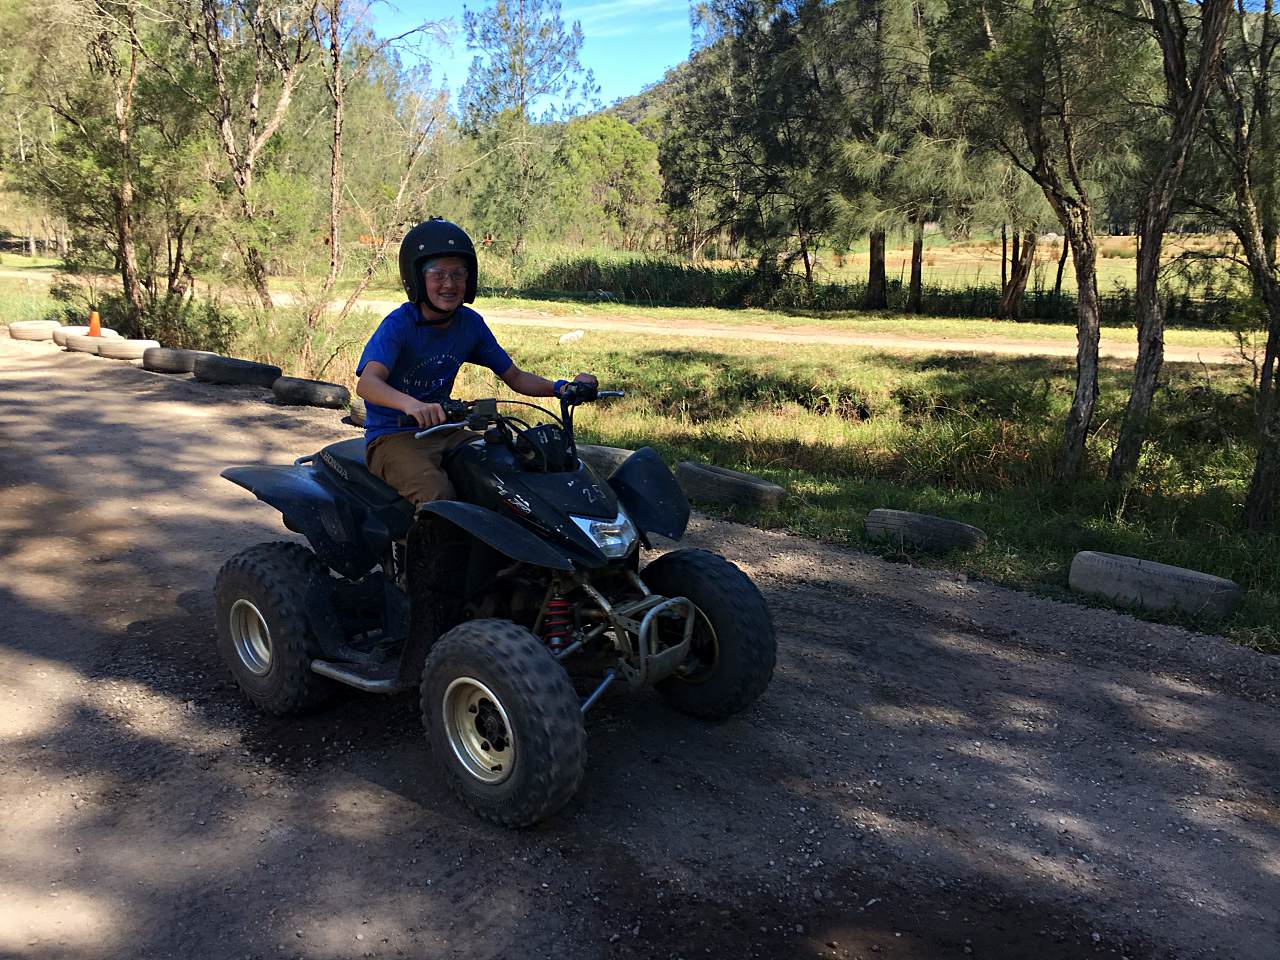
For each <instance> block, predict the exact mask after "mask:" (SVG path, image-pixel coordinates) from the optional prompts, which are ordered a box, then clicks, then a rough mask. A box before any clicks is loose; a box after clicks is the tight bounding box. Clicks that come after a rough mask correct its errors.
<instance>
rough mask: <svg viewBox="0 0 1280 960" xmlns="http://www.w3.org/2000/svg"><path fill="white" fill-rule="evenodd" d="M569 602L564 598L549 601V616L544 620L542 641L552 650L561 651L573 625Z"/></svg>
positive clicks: (553, 598)
mask: <svg viewBox="0 0 1280 960" xmlns="http://www.w3.org/2000/svg"><path fill="white" fill-rule="evenodd" d="M570 612H571V611H570V608H569V601H568V600H566V599H565V598H564V597H552V598H551V599H550V600H548V601H547V614H546V616H545V617H543V618H542V639H543V640H544V641H546V644H547V646H548V647H550V648H551V649H552V650H560V649H561V648H563V647H564V645H565V639H566V638H567V637H568V636H569V628H570V627H571V626H572V625H573V618H572V617H571V615H570Z"/></svg>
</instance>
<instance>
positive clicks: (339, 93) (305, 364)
mask: <svg viewBox="0 0 1280 960" xmlns="http://www.w3.org/2000/svg"><path fill="white" fill-rule="evenodd" d="M326 12H327V14H328V17H329V23H328V27H329V30H328V34H329V36H328V41H329V64H328V66H329V75H328V76H327V77H326V78H325V83H326V85H327V86H328V88H329V100H330V103H331V105H332V106H333V126H332V128H331V136H330V138H329V272H328V274H327V275H326V276H325V278H324V286H323V287H322V288H321V290H320V295H319V296H317V297H316V302H315V303H314V304H312V306H311V309H310V310H308V311H307V325H306V337H305V338H304V339H303V341H302V348H301V351H300V353H299V356H298V366H299V368H300V369H301V370H303V371H304V372H305V373H308V374H310V373H312V372H313V370H312V350H313V346H312V340H313V339H314V337H313V333H314V332H315V330H316V328H317V327H318V326H319V325H320V318H321V316H323V315H324V312H325V310H326V309H327V308H328V305H329V294H330V293H331V292H332V290H333V285H334V283H336V282H337V280H338V269H339V266H340V264H341V253H340V248H341V242H342V238H341V236H340V234H339V226H340V219H341V218H340V213H341V209H342V207H341V204H342V121H343V105H344V100H345V99H346V98H345V96H344V94H345V93H346V82H347V81H346V78H344V77H343V75H342V55H343V50H342V33H341V25H342V0H330V2H329V4H328V8H327V11H326ZM313 23H314V21H313ZM315 29H316V39H317V40H319V39H321V37H320V28H319V24H318V23H316V24H315Z"/></svg>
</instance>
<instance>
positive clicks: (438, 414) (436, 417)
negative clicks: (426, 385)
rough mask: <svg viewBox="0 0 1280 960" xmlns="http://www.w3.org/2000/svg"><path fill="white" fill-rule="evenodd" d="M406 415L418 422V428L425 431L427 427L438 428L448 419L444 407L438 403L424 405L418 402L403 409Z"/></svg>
mask: <svg viewBox="0 0 1280 960" xmlns="http://www.w3.org/2000/svg"><path fill="white" fill-rule="evenodd" d="M403 410H404V414H405V415H406V416H408V417H412V418H413V419H414V420H415V421H417V424H418V426H420V427H422V428H423V429H424V430H425V429H426V428H427V427H436V426H439V425H440V424H442V423H444V422H445V420H446V419H448V418H447V417H446V416H445V413H444V407H442V406H440V404H438V403H422V402H421V401H418V402H416V403H414V404H412V405H410V406H406V407H404V408H403Z"/></svg>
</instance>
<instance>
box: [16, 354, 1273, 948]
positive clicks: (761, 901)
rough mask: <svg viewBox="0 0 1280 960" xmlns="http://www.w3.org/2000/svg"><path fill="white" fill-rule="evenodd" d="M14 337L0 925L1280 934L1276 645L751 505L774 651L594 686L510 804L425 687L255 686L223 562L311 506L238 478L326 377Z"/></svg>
mask: <svg viewBox="0 0 1280 960" xmlns="http://www.w3.org/2000/svg"><path fill="white" fill-rule="evenodd" d="M266 396H269V395H267V394H265V393H264V392H261V391H254V390H247V389H246V390H236V389H229V388H218V387H211V386H206V385H203V384H196V383H192V382H187V381H183V380H175V379H171V378H166V377H164V376H162V375H157V374H150V373H147V372H145V371H142V370H138V369H135V368H134V367H132V366H130V365H128V364H124V363H120V362H115V361H107V360H99V359H97V358H94V357H89V356H84V355H71V354H66V353H63V352H61V351H58V350H56V348H54V347H53V346H52V345H51V344H47V343H44V344H41V343H35V344H32V343H19V342H14V341H9V340H7V339H3V338H2V337H0V438H3V447H2V453H0V557H3V572H4V576H3V579H2V580H0V616H3V621H4V624H5V630H4V632H3V633H0V751H2V753H3V764H0V805H2V809H3V810H4V817H3V818H0V956H6V957H9V956H12V957H24V958H25V957H31V958H37V957H38V958H41V960H45V958H49V960H54V958H68V960H89V958H116V957H120V958H150V957H156V958H161V957H219V958H221V957H237V958H238V957H260V958H275V957H290V958H291V957H297V958H307V960H310V958H316V960H322V958H324V960H328V958H346V957H366V956H369V957H401V956H405V957H432V958H439V957H460V958H461V957H465V958H468V960H479V958H524V957H556V958H563V957H573V958H592V960H594V958H650V957H660V958H675V957H683V958H685V960H693V958H697V957H715V958H720V957H725V958H747V957H760V958H801V960H808V958H818V957H823V958H828V957H834V958H846V957H847V958H853V957H863V958H866V960H871V958H902V960H906V958H912V960H925V958H929V960H934V958H950V957H956V958H964V957H980V958H981V957H987V958H1000V957H1036V958H1047V960H1056V958H1063V960H1065V958H1076V957H1095V956H1096V957H1107V958H1112V957H1116V958H1118V957H1121V956H1125V957H1130V958H1133V960H1139V958H1150V957H1178V958H1184V957H1185V958H1195V957H1222V958H1241V960H1255V958H1256V960H1270V958H1274V957H1275V956H1276V955H1277V952H1276V945H1277V943H1280V909H1277V904H1278V903H1280V735H1278V734H1277V730H1280V722H1278V721H1280V660H1277V659H1275V658H1267V657H1264V656H1261V655H1258V654H1254V653H1252V652H1249V651H1246V650H1242V649H1239V648H1236V647H1233V646H1231V645H1230V644H1228V643H1226V642H1225V641H1223V640H1221V639H1218V638H1215V637H1208V636H1201V635H1195V634H1191V633H1188V632H1185V631H1182V630H1179V629H1176V628H1172V627H1163V626H1154V625H1151V624H1146V623H1142V622H1139V621H1136V620H1133V619H1131V618H1128V617H1125V616H1121V615H1117V614H1113V613H1110V612H1106V611H1102V610H1095V609H1087V608H1083V607H1075V606H1068V605H1063V604H1058V603H1053V602H1050V601H1046V600H1041V599H1037V598H1033V597H1029V596H1025V595H1022V594H1018V593H1015V592H1012V591H1008V590H1004V589H1000V588H997V587H993V586H990V585H986V584H982V583H976V582H966V581H965V580H963V579H960V578H956V577H953V576H949V575H947V574H942V573H935V572H931V571H923V570H917V569H912V568H910V567H906V566H901V565H892V564H887V563H884V562H881V561H879V560H876V559H872V558H869V557H865V556H862V555H859V554H856V553H852V552H849V551H845V550H841V549H837V548H833V547H826V546H821V545H816V544H813V543H810V542H808V541H804V540H800V539H796V538H792V537H787V536H783V535H780V534H773V533H762V532H760V531H756V530H751V529H748V528H745V527H741V526H735V525H731V524H722V523H715V522H710V521H705V520H703V521H699V522H698V523H697V524H696V528H695V530H694V532H693V534H692V537H691V540H692V541H693V542H694V543H696V544H698V545H701V546H706V547H709V548H712V549H716V550H719V551H721V552H723V553H724V554H726V555H727V556H729V557H730V558H731V559H734V560H735V561H737V562H738V563H739V564H740V565H741V566H742V567H743V568H744V569H746V570H747V571H748V572H749V573H750V574H751V575H752V576H753V577H754V578H755V579H756V580H757V582H758V583H759V585H760V586H761V588H762V590H763V591H764V593H765V595H766V597H767V599H768V601H769V603H770V605H771V607H772V610H773V615H774V618H775V621H776V624H777V628H778V635H779V642H780V655H779V665H778V671H777V674H776V675H775V679H774V682H773V685H772V686H771V688H770V689H769V691H768V693H767V694H766V695H765V697H764V698H763V699H762V700H761V701H760V703H759V704H758V705H757V706H756V707H754V708H753V709H751V710H750V711H748V712H747V713H746V714H744V715H742V716H740V717H738V718H736V719H734V720H732V721H729V722H725V723H721V724H714V725H707V724H704V723H700V722H696V721H693V720H690V719H688V718H685V717H681V716H678V715H675V714H673V713H671V712H669V711H668V710H666V709H665V708H664V707H663V706H662V704H661V703H660V701H658V700H657V698H656V697H653V696H640V697H627V696H617V697H613V698H611V699H608V700H606V701H605V702H604V703H602V705H601V706H600V707H599V708H597V709H594V710H593V711H592V713H591V715H590V716H589V720H588V730H589V749H590V758H589V762H588V770H587V777H586V780H585V783H584V785H583V788H582V790H581V792H580V793H579V795H578V796H577V797H576V799H575V800H574V801H573V802H572V803H571V804H570V805H569V807H568V808H567V809H566V810H565V811H563V812H562V813H561V814H560V815H558V816H556V817H555V818H553V819H552V820H551V821H549V822H547V823H545V824H544V825H542V826H540V827H538V828H536V829H533V830H530V831H525V832H520V833H510V832H507V831H504V830H501V829H498V828H495V827H490V826H487V825H485V824H482V823H480V822H478V821H476V820H475V819H473V818H472V817H471V816H470V815H469V814H467V813H466V812H465V811H464V810H463V809H462V808H461V807H460V806H459V805H458V804H457V803H455V802H454V801H453V799H452V798H451V796H450V795H449V793H448V792H447V790H446V789H445V788H444V786H443V785H442V784H441V783H440V782H439V781H438V780H437V779H436V778H435V777H434V776H433V773H432V767H431V758H430V756H429V753H428V750H427V747H426V745H425V743H424V741H423V738H422V736H421V733H420V728H419V726H418V719H417V716H416V712H415V708H414V704H413V702H412V698H411V697H400V698H394V699H379V698H374V697H367V696H360V695H356V694H352V695H351V696H350V697H347V698H345V699H343V700H342V701H341V702H340V703H339V704H337V705H336V706H335V707H333V708H332V709H330V710H328V711H326V712H324V713H320V714H317V715H314V716H310V717H305V718H300V719H292V720H288V721H280V720H271V719H265V718H263V717H261V716H258V715H256V714H255V713H253V712H252V711H251V710H250V709H248V708H247V707H246V705H245V704H244V703H243V702H242V701H241V699H240V698H239V696H238V694H237V692H236V690H235V689H234V688H233V687H232V685H231V684H230V682H229V680H228V678H227V677H226V675H225V673H224V670H223V668H222V667H221V666H220V664H219V663H218V661H217V658H216V656H215V654H214V649H213V626H212V623H211V622H210V618H211V586H212V582H213V577H214V575H215V573H216V571H217V568H218V566H219V565H220V564H221V563H222V562H223V561H224V560H225V559H226V558H227V557H229V556H230V555H231V554H233V553H235V552H236V551H237V550H239V549H241V548H243V547H245V546H248V545H250V544H252V543H255V542H257V541H261V540H269V539H276V538H281V537H282V536H283V531H282V529H281V528H280V526H279V525H278V518H277V516H276V515H275V514H274V513H273V512H272V511H271V509H270V508H268V507H266V506H264V505H262V504H260V503H258V502H257V501H255V500H254V499H253V498H252V497H251V496H249V495H248V494H247V493H245V492H244V491H242V490H240V489H239V488H237V487H234V486H233V485H231V484H229V483H227V482H226V481H223V480H221V479H220V478H219V477H218V471H219V470H220V469H221V468H222V467H224V466H226V465H228V464H232V463H241V462H255V461H274V462H287V461H289V460H292V459H293V458H294V457H297V456H299V455H300V454H304V453H311V452H313V451H314V450H316V449H317V448H319V447H320V446H321V445H323V444H325V443H327V442H330V441H333V440H338V439H345V438H347V437H350V436H352V435H353V432H352V430H351V429H350V428H349V427H346V426H344V425H342V424H341V423H339V422H338V421H337V418H336V415H334V414H333V413H331V412H326V411H301V412H300V411H296V410H291V409H287V408H280V407H276V406H272V405H269V404H267V403H266V402H264V398H265V397H266Z"/></svg>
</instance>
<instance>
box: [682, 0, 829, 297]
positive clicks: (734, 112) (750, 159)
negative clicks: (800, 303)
mask: <svg viewBox="0 0 1280 960" xmlns="http://www.w3.org/2000/svg"><path fill="white" fill-rule="evenodd" d="M703 16H704V19H703V30H704V38H705V45H704V47H703V49H702V50H701V51H700V52H699V53H698V54H697V55H695V57H694V63H693V65H692V69H690V71H689V76H688V86H687V87H686V88H685V94H684V96H681V97H679V98H678V99H677V101H676V105H675V106H674V107H673V109H672V112H671V115H670V118H669V129H668V135H667V139H666V141H665V142H664V144H663V148H662V154H663V165H664V166H663V174H664V177H665V178H666V181H667V183H666V191H665V193H666V198H667V201H668V203H669V204H671V205H673V206H674V205H677V204H679V203H681V202H682V201H683V200H684V199H685V198H688V199H690V200H692V201H693V203H694V210H695V211H696V212H697V215H698V216H699V217H700V218H701V221H702V222H701V223H700V224H698V225H697V227H696V230H695V234H700V237H697V238H696V242H706V240H707V239H709V238H710V237H712V236H714V235H716V234H718V233H720V232H722V231H727V232H728V234H729V236H730V238H731V239H733V240H741V241H743V242H745V243H746V244H747V245H748V246H749V247H750V249H751V250H752V251H753V252H754V253H755V254H756V256H757V258H758V263H759V272H760V274H761V276H762V277H765V278H767V279H768V280H770V281H771V282H772V281H775V280H776V279H777V278H779V277H783V276H785V275H786V274H787V272H789V269H790V267H791V265H792V264H794V263H799V264H800V265H801V267H802V268H803V270H804V277H805V283H806V284H807V285H809V286H811V285H812V282H813V269H814V251H815V245H816V244H817V243H818V241H819V240H820V239H821V237H822V236H823V235H824V234H826V233H827V232H828V231H829V230H830V228H831V224H832V207H831V202H830V201H831V194H832V190H831V187H830V182H831V169H832V166H833V165H834V149H835V144H836V142H837V140H838V137H837V136H836V133H837V130H838V127H837V126H836V122H837V109H838V105H839V104H840V102H841V92H840V88H839V87H838V85H837V84H836V83H835V73H834V65H833V64H832V63H831V62H830V60H829V59H827V58H826V57H825V55H824V53H825V50H826V48H827V47H828V46H829V36H830V34H829V32H828V31H829V29H830V28H831V20H830V19H829V18H830V17H832V16H833V8H832V7H830V6H829V5H828V4H825V3H822V2H818V0H799V2H795V3H776V2H765V0H759V2H757V0H724V2H718V3H714V4H711V5H710V6H709V7H707V8H706V9H705V10H704V11H703ZM703 211H705V215H704V213H703ZM779 262H781V266H782V269H781V270H779V269H778V267H779Z"/></svg>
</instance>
